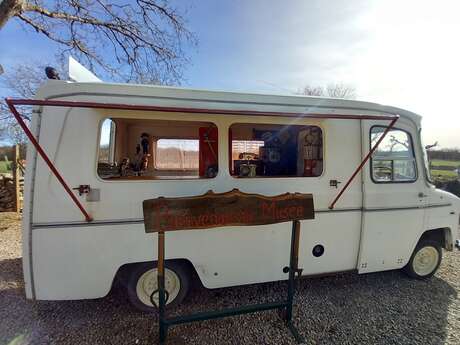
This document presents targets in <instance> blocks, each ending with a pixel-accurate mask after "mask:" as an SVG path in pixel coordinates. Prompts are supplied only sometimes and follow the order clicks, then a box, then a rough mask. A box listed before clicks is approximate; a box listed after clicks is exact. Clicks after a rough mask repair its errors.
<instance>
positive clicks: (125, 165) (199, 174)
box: [97, 118, 218, 180]
mask: <svg viewBox="0 0 460 345" xmlns="http://www.w3.org/2000/svg"><path fill="white" fill-rule="evenodd" d="M107 121H111V123H112V124H113V126H112V128H113V130H111V133H112V134H111V135H110V137H111V138H113V140H111V141H108V140H107V139H105V137H106V136H107V135H106V132H107V129H106V126H107V125H106V122H107ZM115 129H116V130H115ZM103 138H104V139H103ZM106 142H108V144H106ZM103 145H105V146H103ZM110 147H112V149H110ZM109 156H111V157H112V158H110V159H108V158H107V157H109ZM97 172H98V175H99V176H100V177H101V178H103V179H110V180H116V179H124V180H142V179H147V180H148V179H181V178H212V177H215V176H216V175H217V172H218V131H217V127H216V126H215V125H214V124H212V123H208V122H198V121H196V122H195V121H170V120H144V119H126V118H114V119H107V120H105V121H104V122H103V125H102V129H101V146H100V149H99V157H98V167H97Z"/></svg>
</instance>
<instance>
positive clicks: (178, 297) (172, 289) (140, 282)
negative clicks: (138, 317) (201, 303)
mask: <svg viewBox="0 0 460 345" xmlns="http://www.w3.org/2000/svg"><path fill="white" fill-rule="evenodd" d="M157 273H158V271H157V268H156V263H142V264H139V265H136V266H135V268H134V269H133V270H132V271H131V274H130V276H129V280H128V284H127V291H128V298H129V301H130V302H131V304H132V305H133V306H134V307H135V308H136V309H139V310H141V311H143V312H148V313H151V312H154V311H156V310H157V307H156V306H154V305H152V302H151V300H150V295H151V294H152V292H153V291H155V290H157V289H158V280H157V277H158V275H157ZM189 286H190V272H189V270H188V267H187V266H186V265H184V264H182V263H177V262H166V263H165V289H166V291H167V296H168V295H169V296H168V300H167V301H166V306H167V308H168V309H170V308H174V307H176V306H177V305H178V304H180V303H181V302H182V301H183V300H184V298H185V297H186V295H187V293H188V291H189ZM153 299H154V301H155V304H156V305H158V293H156V294H155V295H154V296H153Z"/></svg>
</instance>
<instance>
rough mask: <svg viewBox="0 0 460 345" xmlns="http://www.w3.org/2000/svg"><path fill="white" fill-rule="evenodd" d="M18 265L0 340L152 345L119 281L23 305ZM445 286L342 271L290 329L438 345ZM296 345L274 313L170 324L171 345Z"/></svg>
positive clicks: (189, 306) (318, 337) (258, 290)
mask: <svg viewBox="0 0 460 345" xmlns="http://www.w3.org/2000/svg"><path fill="white" fill-rule="evenodd" d="M21 269H22V268H21V261H20V259H7V260H3V261H0V282H1V285H0V286H1V289H0V305H1V311H0V316H1V322H0V344H11V345H12V344H14V345H19V344H47V343H51V344H156V343H157V330H156V328H157V323H156V321H157V319H156V317H155V316H154V315H144V314H141V313H139V312H137V311H135V310H133V309H132V307H131V306H130V305H129V304H128V302H127V299H126V297H125V294H124V289H123V287H122V286H121V285H120V284H117V285H115V286H114V288H113V289H112V291H111V292H110V293H109V295H108V296H106V297H105V298H102V299H98V300H85V301H53V302H51V301H28V300H26V299H25V297H24V291H23V290H24V287H23V280H22V271H21ZM285 287H286V284H285V282H277V283H269V284H258V285H251V286H246V287H236V288H227V289H217V290H205V289H202V288H201V289H200V288H195V289H194V291H193V292H192V294H191V296H190V297H189V298H188V299H187V300H186V302H185V303H184V304H183V306H181V307H180V309H179V310H176V311H175V312H174V314H184V313H189V312H191V311H192V310H194V311H198V310H208V309H214V308H222V307H232V306H235V305H237V304H245V303H255V302H262V301H268V300H270V298H271V299H272V300H273V299H277V297H278V296H280V297H282V296H284V294H285V292H286V290H285ZM456 298H457V292H456V290H455V289H454V288H453V287H452V286H451V285H450V284H449V283H447V282H446V281H444V280H442V279H440V278H437V277H433V278H432V279H431V280H428V281H416V280H410V279H408V278H406V277H405V276H403V275H402V274H401V273H399V272H397V271H395V272H383V273H376V274H368V275H363V276H358V275H355V274H340V275H336V276H331V277H323V278H311V279H303V280H301V281H300V282H299V284H298V293H297V295H296V302H295V307H294V311H295V323H296V324H297V327H298V328H299V330H300V332H301V333H302V334H303V335H304V336H305V337H306V338H307V339H308V343H313V344H414V343H421V344H442V343H444V342H445V339H446V324H447V313H448V305H449V304H450V303H451V302H452V300H453V299H456ZM253 343H257V344H294V341H293V339H292V338H291V336H290V334H289V333H288V331H287V330H286V328H285V327H284V325H283V323H282V322H281V321H280V319H279V316H278V314H277V313H276V312H264V313H258V314H252V315H245V316H238V317H232V318H226V319H221V320H213V321H206V322H200V323H195V324H188V325H182V326H176V327H174V328H172V329H171V330H170V337H169V340H168V344H253Z"/></svg>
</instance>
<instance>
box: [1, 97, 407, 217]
mask: <svg viewBox="0 0 460 345" xmlns="http://www.w3.org/2000/svg"><path fill="white" fill-rule="evenodd" d="M5 101H6V104H7V105H8V108H9V109H10V110H11V113H12V114H13V116H14V117H15V119H16V121H17V122H18V124H19V125H20V126H21V128H22V130H23V131H24V133H25V134H26V135H27V137H28V138H29V140H30V142H31V143H32V145H34V147H35V149H36V150H37V152H38V153H39V154H40V156H41V157H42V158H43V160H44V161H45V163H46V164H47V165H48V167H49V168H50V170H51V172H52V173H53V174H54V176H56V178H57V179H58V181H59V182H60V183H61V185H62V187H64V189H65V191H66V192H67V194H68V195H69V196H70V198H71V199H72V201H73V202H74V203H75V205H76V206H77V207H78V208H79V210H80V211H81V213H82V214H83V216H84V217H85V220H86V221H87V222H90V221H92V220H93V218H92V217H91V215H90V214H89V213H88V212H87V211H86V209H85V207H84V206H83V205H82V204H81V202H80V201H79V200H78V198H77V197H76V196H75V194H74V193H73V192H72V190H71V188H70V187H69V185H68V184H67V182H66V181H65V180H64V178H63V177H62V175H61V174H60V173H59V171H58V170H57V169H56V167H55V166H54V164H53V163H52V162H51V160H50V159H49V157H48V155H47V154H46V152H45V151H44V150H43V148H42V147H41V145H40V144H39V142H38V140H37V139H36V138H35V137H34V135H33V134H32V132H31V131H30V130H29V128H28V127H27V125H26V123H25V122H24V120H23V119H22V117H21V114H20V113H19V112H18V110H17V109H16V106H17V105H32V106H47V107H66V108H92V109H117V110H138V111H162V112H170V113H189V114H220V115H246V116H283V117H301V118H312V119H337V120H388V121H390V123H389V125H388V126H387V127H386V129H385V131H384V132H383V135H382V136H381V137H380V138H379V140H378V141H377V142H376V143H375V144H374V146H373V147H372V148H371V149H370V151H369V152H368V154H367V155H366V157H364V159H363V160H362V162H361V163H360V164H359V166H358V167H357V168H356V169H355V171H354V172H353V174H352V175H351V176H350V178H349V179H348V181H347V182H346V183H345V184H344V186H343V187H342V189H341V190H340V192H339V193H338V194H337V196H336V197H335V198H334V200H333V201H332V202H331V204H330V205H329V209H331V210H332V209H334V206H335V205H336V204H337V202H338V201H339V199H340V198H341V196H342V195H343V193H344V192H345V191H346V190H347V188H348V187H349V185H350V184H351V183H352V182H353V180H354V178H355V177H356V175H358V173H359V172H360V171H361V170H362V168H363V167H364V165H365V164H366V163H367V161H368V160H369V159H370V157H371V156H372V154H373V153H374V152H375V150H376V149H377V148H378V146H379V145H380V143H381V142H382V140H383V139H384V138H385V136H386V135H387V134H388V132H389V131H390V130H391V129H392V128H393V127H394V124H395V123H396V121H398V119H399V115H398V114H391V115H365V114H357V115H345V114H310V113H309V114H303V113H294V112H270V111H268V112H266V111H252V110H227V109H207V108H181V107H163V106H151V105H135V104H119V103H100V102H80V101H56V100H34V99H13V98H7V99H6V100H5Z"/></svg>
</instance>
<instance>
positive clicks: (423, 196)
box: [418, 192, 428, 198]
mask: <svg viewBox="0 0 460 345" xmlns="http://www.w3.org/2000/svg"><path fill="white" fill-rule="evenodd" d="M418 197H419V198H426V197H428V195H427V194H425V193H423V192H420V193H418Z"/></svg>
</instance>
